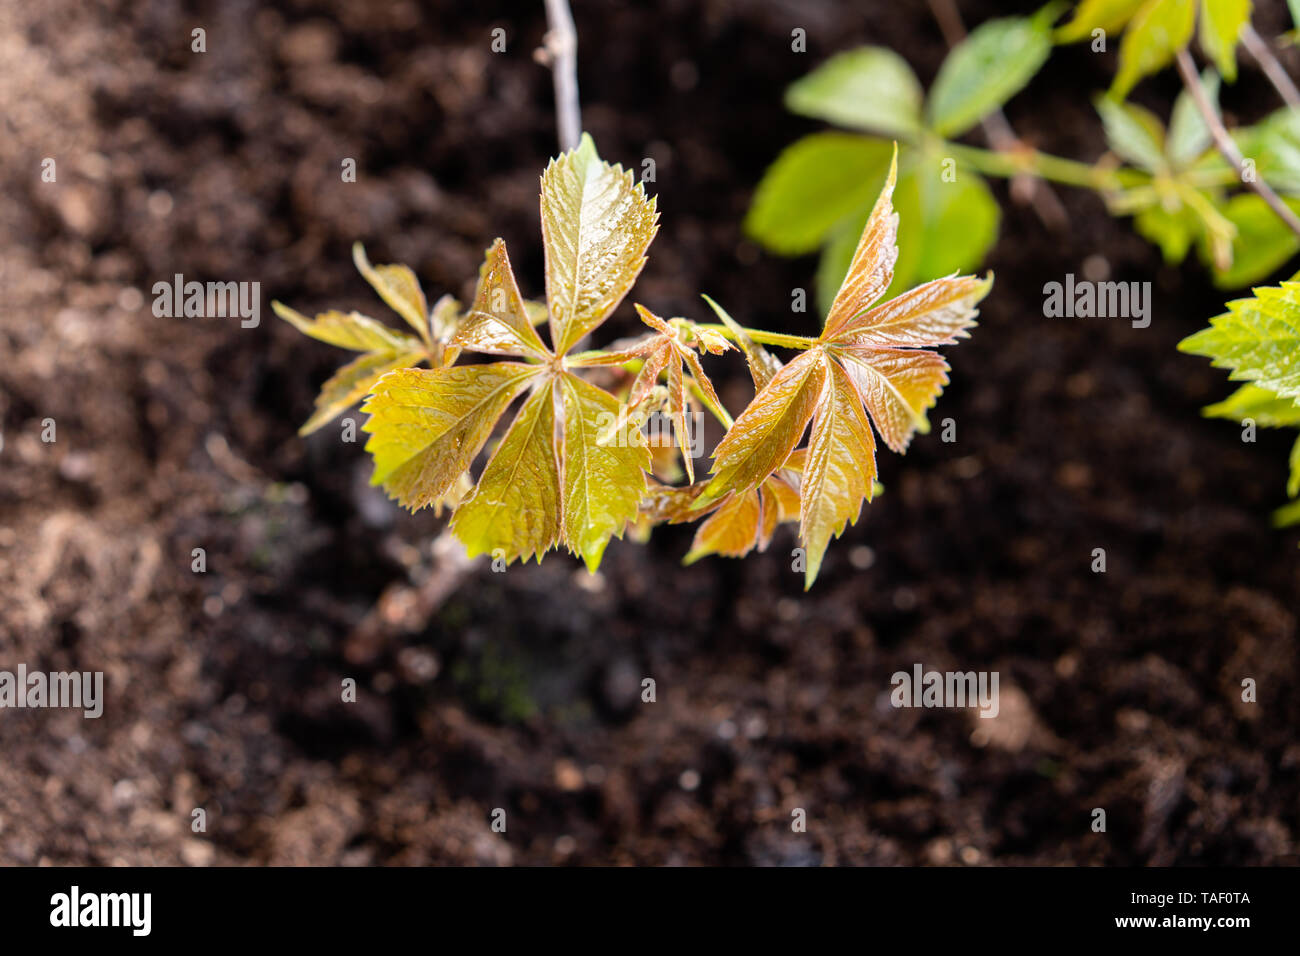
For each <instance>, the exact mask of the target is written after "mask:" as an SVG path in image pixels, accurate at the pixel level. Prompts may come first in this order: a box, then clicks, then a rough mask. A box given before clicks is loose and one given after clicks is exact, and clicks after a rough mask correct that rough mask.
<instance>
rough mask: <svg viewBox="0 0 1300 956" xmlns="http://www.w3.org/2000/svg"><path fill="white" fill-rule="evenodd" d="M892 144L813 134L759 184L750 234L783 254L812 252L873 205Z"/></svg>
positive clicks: (787, 153)
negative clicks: (841, 224)
mask: <svg viewBox="0 0 1300 956" xmlns="http://www.w3.org/2000/svg"><path fill="white" fill-rule="evenodd" d="M892 154H893V146H892V145H891V144H890V143H887V142H885V141H883V140H878V139H868V138H866V137H863V136H854V135H851V134H848V133H813V134H812V135H811V136H805V137H804V138H803V139H801V140H798V141H796V142H795V143H793V144H791V145H790V146H789V147H787V148H786V149H785V151H784V152H782V153H781V155H780V156H778V157H777V159H776V162H774V163H773V164H772V165H771V166H769V167H768V170H767V172H766V173H764V174H763V180H762V182H760V183H759V184H758V190H757V192H756V193H755V194H754V201H753V204H752V205H751V206H750V207H749V214H748V215H747V216H746V217H745V232H746V233H748V234H749V235H750V236H751V237H752V238H754V239H756V240H758V241H759V242H761V243H762V244H763V245H764V246H766V247H767V248H768V249H771V250H772V251H773V252H776V253H780V254H781V255H801V254H803V253H807V252H812V251H813V250H814V249H816V248H817V247H818V246H819V245H820V244H821V242H822V240H823V239H825V238H826V235H827V233H829V232H830V231H831V230H832V229H833V228H834V227H835V224H836V223H838V222H840V221H841V220H843V219H844V217H845V216H846V215H849V214H851V213H853V212H854V211H855V210H857V209H858V208H859V207H860V206H863V205H866V204H867V203H870V202H871V201H872V200H873V199H874V198H875V195H876V192H877V191H878V190H879V184H880V180H881V179H882V178H883V177H884V175H885V172H886V170H888V169H889V159H890V156H891V155H892Z"/></svg>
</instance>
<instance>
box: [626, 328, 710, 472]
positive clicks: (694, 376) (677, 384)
mask: <svg viewBox="0 0 1300 956" xmlns="http://www.w3.org/2000/svg"><path fill="white" fill-rule="evenodd" d="M636 311H637V314H638V315H639V316H641V321H643V322H645V324H646V325H648V326H650V328H652V329H654V330H655V331H656V332H658V333H659V342H660V343H661V345H660V348H661V349H662V350H663V356H662V361H660V360H659V356H658V355H652V358H653V359H654V362H653V364H652V361H651V360H650V359H647V361H646V366H645V368H643V369H642V374H641V375H640V376H638V378H637V385H635V386H634V387H633V389H632V398H631V404H633V405H636V404H638V402H639V397H638V394H639V392H641V390H644V389H645V388H646V387H647V386H650V385H653V384H654V383H655V381H656V380H657V379H658V377H659V373H660V371H662V370H664V369H665V368H666V369H667V372H668V414H669V415H670V416H671V417H672V421H673V428H674V430H675V431H676V432H677V443H678V445H679V446H680V447H681V450H682V461H683V462H684V463H685V466H686V480H687V481H688V482H691V483H694V482H695V464H694V462H693V461H692V459H691V449H690V441H691V439H690V432H689V431H688V430H687V427H686V413H687V411H688V408H689V403H688V400H687V397H686V383H687V380H686V376H685V375H684V374H683V371H682V364H683V363H685V364H686V365H687V366H688V367H689V368H690V370H691V380H692V381H693V382H694V383H695V386H696V387H697V388H698V389H699V390H700V392H701V393H702V395H703V398H704V400H705V401H707V402H710V403H711V404H712V405H713V407H714V408H720V407H721V406H722V400H721V399H719V398H718V393H717V392H716V391H714V389H713V383H712V382H711V381H709V377H708V376H707V375H705V374H704V369H703V367H702V366H701V365H700V360H699V358H698V357H697V356H696V354H695V352H694V351H692V350H691V348H690V346H688V345H686V344H684V343H683V342H682V341H681V340H680V339H679V338H678V337H677V331H676V330H675V329H674V328H673V327H672V326H671V325H669V324H668V323H667V322H665V321H664V320H663V319H661V318H660V317H659V316H657V315H655V314H654V313H653V312H651V311H650V310H649V309H647V308H645V307H644V306H642V305H637V307H636ZM647 370H649V371H647ZM638 386H639V387H638Z"/></svg>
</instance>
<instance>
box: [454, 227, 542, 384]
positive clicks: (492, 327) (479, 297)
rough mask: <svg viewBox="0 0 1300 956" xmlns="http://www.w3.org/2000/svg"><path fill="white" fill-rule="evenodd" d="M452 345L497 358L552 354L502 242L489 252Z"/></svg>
mask: <svg viewBox="0 0 1300 956" xmlns="http://www.w3.org/2000/svg"><path fill="white" fill-rule="evenodd" d="M451 344H452V345H453V346H455V347H457V348H462V349H470V350H471V351H475V352H487V353H490V354H494V355H530V356H534V357H536V358H539V359H540V358H543V357H545V356H547V355H549V354H550V350H549V349H547V348H546V346H545V345H544V344H543V343H542V340H541V338H540V337H539V336H538V335H537V330H536V329H534V328H533V325H532V321H531V319H530V317H529V314H528V309H527V307H526V306H525V305H524V298H523V296H521V295H520V294H519V285H518V283H517V282H516V281H515V274H514V271H513V270H512V269H511V268H510V256H509V255H508V254H507V252H506V244H505V242H504V241H503V240H501V239H498V240H497V241H496V242H494V243H492V245H491V247H490V248H489V249H488V251H487V255H486V258H485V260H484V262H483V267H482V268H481V269H480V270H479V280H478V291H477V293H475V295H474V304H473V306H471V307H470V310H469V313H468V314H467V315H466V316H465V319H464V321H463V322H462V323H461V326H460V329H459V331H457V333H456V335H455V337H454V338H452V340H451Z"/></svg>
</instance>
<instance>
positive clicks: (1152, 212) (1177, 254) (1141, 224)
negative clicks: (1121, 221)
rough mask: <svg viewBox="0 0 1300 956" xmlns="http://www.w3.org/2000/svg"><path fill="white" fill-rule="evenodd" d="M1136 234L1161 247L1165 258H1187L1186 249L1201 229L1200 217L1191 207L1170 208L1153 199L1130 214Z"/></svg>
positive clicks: (1172, 262) (1175, 261)
mask: <svg viewBox="0 0 1300 956" xmlns="http://www.w3.org/2000/svg"><path fill="white" fill-rule="evenodd" d="M1133 228H1135V229H1136V230H1137V233H1138V235H1140V236H1141V237H1142V238H1143V239H1146V240H1147V241H1148V242H1151V243H1154V244H1155V245H1156V246H1158V247H1159V248H1160V252H1161V254H1162V255H1163V256H1164V260H1165V262H1167V263H1169V264H1170V265H1177V264H1178V263H1180V262H1182V261H1183V260H1184V259H1185V258H1187V250H1188V249H1190V248H1191V246H1192V243H1193V242H1195V241H1196V237H1197V236H1198V235H1200V233H1201V231H1202V223H1201V218H1200V217H1199V216H1197V215H1196V213H1195V212H1193V211H1192V210H1191V209H1188V208H1187V207H1186V206H1184V205H1179V206H1178V207H1177V208H1176V209H1174V210H1173V211H1170V210H1168V209H1166V208H1165V207H1164V206H1163V205H1162V204H1160V203H1156V204H1155V205H1152V206H1147V207H1145V208H1144V209H1141V210H1139V211H1138V213H1137V215H1135V216H1134V217H1133Z"/></svg>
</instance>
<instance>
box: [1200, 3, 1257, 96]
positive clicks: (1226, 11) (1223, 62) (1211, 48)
mask: <svg viewBox="0 0 1300 956" xmlns="http://www.w3.org/2000/svg"><path fill="white" fill-rule="evenodd" d="M1249 22H1250V0H1201V22H1200V32H1199V34H1198V39H1199V40H1200V42H1201V49H1202V50H1204V51H1205V55H1206V56H1208V57H1209V58H1210V59H1211V60H1213V61H1214V63H1215V65H1216V66H1218V68H1219V72H1220V73H1222V74H1223V76H1224V78H1225V79H1226V80H1227V81H1228V82H1229V83H1232V82H1235V81H1236V79H1237V53H1236V50H1237V41H1238V40H1239V39H1241V30H1242V27H1244V26H1245V25H1246V24H1247V23H1249Z"/></svg>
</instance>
